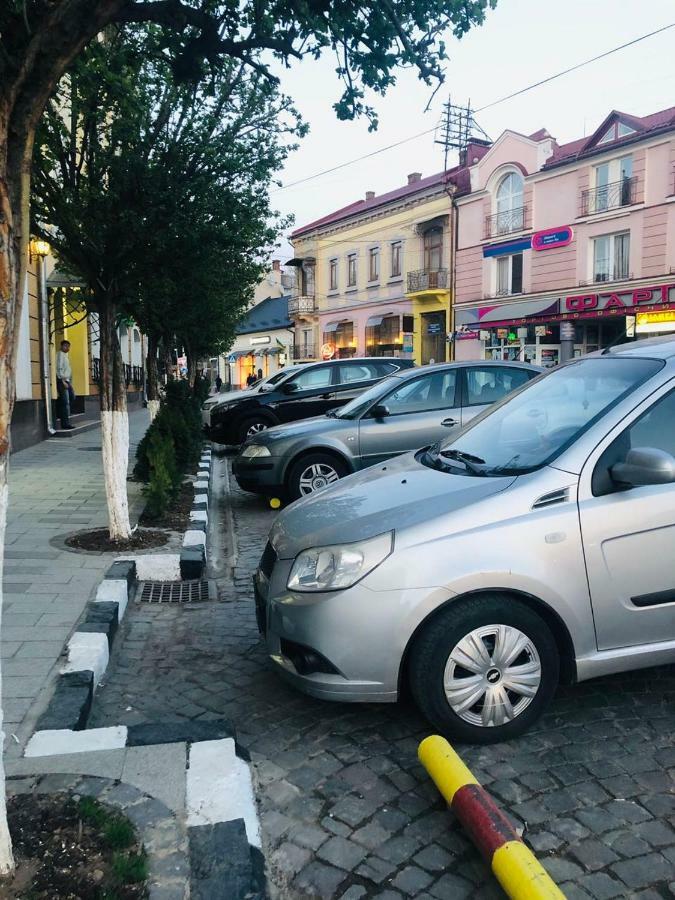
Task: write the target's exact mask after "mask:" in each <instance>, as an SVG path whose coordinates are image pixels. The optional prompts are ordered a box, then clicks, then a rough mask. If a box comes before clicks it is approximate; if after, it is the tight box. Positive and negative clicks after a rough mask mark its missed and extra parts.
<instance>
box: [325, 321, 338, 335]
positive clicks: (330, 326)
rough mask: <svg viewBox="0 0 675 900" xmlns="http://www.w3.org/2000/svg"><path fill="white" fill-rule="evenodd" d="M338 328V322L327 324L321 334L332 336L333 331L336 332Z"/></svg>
mask: <svg viewBox="0 0 675 900" xmlns="http://www.w3.org/2000/svg"><path fill="white" fill-rule="evenodd" d="M339 327H340V323H339V322H327V323H326V324H325V325H324V326H323V333H324V334H332V333H333V332H334V331H337V330H338V328H339Z"/></svg>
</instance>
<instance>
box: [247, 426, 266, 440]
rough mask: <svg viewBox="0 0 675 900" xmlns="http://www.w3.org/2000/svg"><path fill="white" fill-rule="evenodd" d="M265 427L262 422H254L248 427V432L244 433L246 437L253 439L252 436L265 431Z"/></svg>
mask: <svg viewBox="0 0 675 900" xmlns="http://www.w3.org/2000/svg"><path fill="white" fill-rule="evenodd" d="M266 430H267V425H265V423H264V422H254V423H253V425H250V426H249V429H248V431H247V432H246V437H247V438H250V437H253V435H254V434H258V432H259V431H266Z"/></svg>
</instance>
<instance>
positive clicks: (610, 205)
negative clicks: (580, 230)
mask: <svg viewBox="0 0 675 900" xmlns="http://www.w3.org/2000/svg"><path fill="white" fill-rule="evenodd" d="M636 198H637V178H622V179H621V181H612V182H610V183H609V184H603V185H601V186H600V187H595V188H591V189H590V190H587V191H582V192H581V210H580V215H582V216H594V215H596V213H602V212H609V211H610V210H612V209H620V208H621V207H622V206H630V205H631V203H635V202H636Z"/></svg>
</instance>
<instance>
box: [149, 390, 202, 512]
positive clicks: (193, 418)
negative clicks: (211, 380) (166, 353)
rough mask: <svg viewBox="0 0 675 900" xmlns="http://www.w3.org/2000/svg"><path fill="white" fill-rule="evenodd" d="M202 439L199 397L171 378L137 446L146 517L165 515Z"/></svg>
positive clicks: (196, 459)
mask: <svg viewBox="0 0 675 900" xmlns="http://www.w3.org/2000/svg"><path fill="white" fill-rule="evenodd" d="M199 393H200V394H201V391H199ZM202 440H203V438H202V421H201V401H200V399H199V397H198V396H195V394H194V393H193V392H192V391H191V390H190V387H189V385H188V383H187V382H186V381H170V382H169V383H168V384H167V386H166V400H165V402H164V403H163V404H162V406H161V408H160V410H159V412H158V413H157V416H156V417H155V420H154V421H153V423H152V424H151V425H150V427H149V428H148V430H147V431H146V433H145V435H144V436H143V438H142V440H141V442H140V443H139V445H138V449H137V450H136V465H135V466H134V476H135V478H137V479H138V480H139V481H143V482H145V484H146V487H145V488H144V493H145V495H146V497H147V498H148V503H147V507H146V512H147V514H148V516H149V517H151V518H156V519H158V518H161V516H162V515H164V513H165V512H166V510H167V508H168V506H169V504H170V502H171V500H172V499H173V498H174V497H175V496H176V493H177V491H178V488H179V487H180V484H181V481H182V479H183V475H184V474H185V473H186V472H188V471H189V470H190V469H191V468H193V466H195V465H196V464H197V462H198V461H199V455H200V452H201V447H202Z"/></svg>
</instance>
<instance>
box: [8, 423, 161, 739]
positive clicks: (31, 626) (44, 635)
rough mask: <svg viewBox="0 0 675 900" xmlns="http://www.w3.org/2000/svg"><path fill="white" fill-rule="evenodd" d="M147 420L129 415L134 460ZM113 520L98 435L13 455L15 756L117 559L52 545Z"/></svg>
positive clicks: (138, 505)
mask: <svg viewBox="0 0 675 900" xmlns="http://www.w3.org/2000/svg"><path fill="white" fill-rule="evenodd" d="M149 421H150V420H149V415H148V413H147V411H146V410H139V411H136V412H132V413H130V415H129V426H130V454H131V458H132V459H133V457H134V455H135V452H136V446H137V444H138V441H139V440H140V439H141V437H142V436H143V434H144V433H145V430H146V429H147V426H148V423H149ZM128 487H129V502H130V506H131V512H132V520H133V518H134V517H135V516H136V515H138V513H139V512H140V510H141V509H142V505H143V504H142V499H141V493H140V487H141V486H140V485H138V484H135V483H133V482H129V485H128ZM106 521H107V515H106V501H105V488H104V484H103V474H102V467H101V435H100V430H99V429H94V430H91V431H88V432H86V433H84V434H81V435H78V436H77V437H74V438H58V437H54V438H50V439H49V440H47V441H43V442H42V443H40V444H37V445H36V446H34V447H30V448H28V449H27V450H21V451H20V452H18V453H15V454H14V455H13V456H12V458H11V462H10V473H9V514H8V524H7V534H6V539H5V569H4V606H3V615H2V634H1V637H0V653H1V655H2V676H3V678H2V694H3V707H4V716H5V734H6V738H5V746H6V753H7V755H8V756H9V757H17V756H19V755H20V754H21V752H22V749H23V746H24V745H25V743H26V741H27V740H28V738H29V737H30V735H31V732H32V730H33V727H34V724H35V721H36V719H37V717H38V715H39V714H40V712H41V711H42V709H43V708H44V706H45V705H46V702H47V699H48V697H49V694H50V685H51V681H52V680H53V679H54V677H55V676H56V674H57V673H58V669H59V665H60V662H61V661H60V660H59V657H60V655H61V653H62V651H63V647H64V644H65V643H66V640H67V639H68V637H69V635H70V634H71V632H72V631H73V629H74V627H75V624H76V623H77V621H78V619H79V618H80V616H81V614H82V612H83V610H84V607H85V605H86V603H87V600H88V599H89V597H90V596H91V594H92V592H93V590H94V589H95V587H96V585H97V584H98V582H99V581H100V579H101V577H102V575H103V572H104V571H105V569H106V568H107V567H108V566H109V564H110V561H111V559H113V558H114V554H105V553H73V552H70V551H67V550H65V549H63V548H62V547H59V546H58V541H56V542H55V540H54V539H57V538H58V537H59V536H64V535H66V534H68V533H70V532H72V531H77V530H80V529H86V528H88V527H96V526H99V525H105V524H106ZM55 544H56V545H55Z"/></svg>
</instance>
